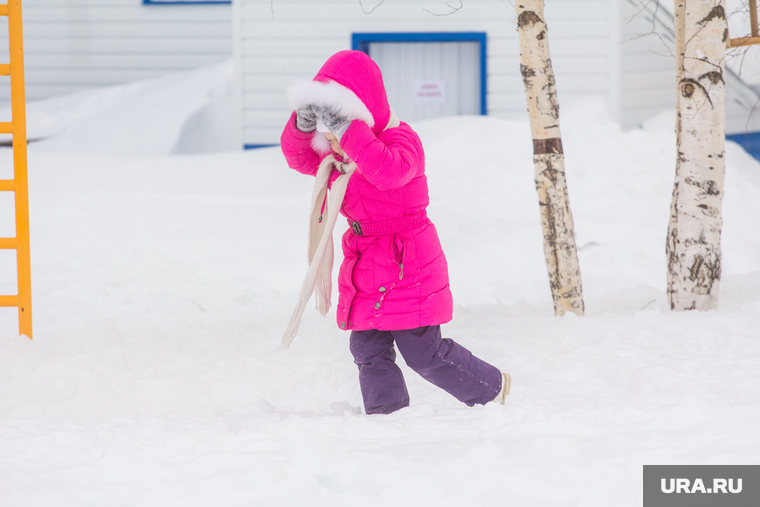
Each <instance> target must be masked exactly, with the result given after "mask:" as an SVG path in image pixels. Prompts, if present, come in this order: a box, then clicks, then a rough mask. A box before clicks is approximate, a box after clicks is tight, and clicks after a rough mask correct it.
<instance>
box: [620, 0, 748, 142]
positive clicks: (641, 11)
mask: <svg viewBox="0 0 760 507" xmlns="http://www.w3.org/2000/svg"><path fill="white" fill-rule="evenodd" d="M668 8H671V9H672V6H670V7H668ZM620 27H621V29H620V33H621V36H620V37H621V39H620V44H619V46H620V49H619V51H620V57H619V58H620V85H619V87H620V108H619V110H618V121H619V122H620V123H621V125H622V126H623V127H624V128H634V127H638V126H639V125H640V124H641V122H642V121H643V120H645V119H647V118H649V117H651V116H653V115H655V114H657V113H660V112H662V111H664V110H671V111H675V106H676V59H675V42H674V35H673V30H674V28H673V18H672V14H671V13H670V11H668V10H666V9H665V7H664V6H663V5H660V6H656V5H655V3H654V2H652V1H651V0H620ZM731 51H734V52H735V51H737V50H736V49H734V50H731ZM732 62H733V61H732ZM724 77H725V80H726V133H727V134H737V133H744V132H757V131H758V130H760V114H758V113H757V112H755V111H754V109H756V107H757V104H758V102H759V101H760V96H759V95H758V93H757V92H756V91H755V90H753V89H752V88H751V87H750V86H748V85H747V84H746V83H744V82H743V81H742V78H741V76H740V75H739V74H738V73H737V72H735V70H734V69H732V68H731V65H728V66H727V67H726V71H725V74H724ZM673 128H675V120H674V124H673Z"/></svg>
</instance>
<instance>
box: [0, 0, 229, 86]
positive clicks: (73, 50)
mask: <svg viewBox="0 0 760 507" xmlns="http://www.w3.org/2000/svg"><path fill="white" fill-rule="evenodd" d="M0 1H2V0H0ZM23 19H24V49H25V63H26V90H27V98H28V99H29V100H35V99H40V98H45V97H51V96H55V95H61V94H65V93H70V92H75V91H79V90H82V89H87V88H92V87H98V86H105V85H113V84H119V83H124V82H128V81H134V80H137V79H145V78H151V77H157V76H160V75H163V74H167V73H169V72H174V71H180V70H188V69H194V68H197V67H200V66H203V65H208V64H212V63H216V62H220V61H223V60H225V59H228V58H230V57H231V56H232V13H231V8H230V5H224V4H222V5H143V3H142V0H24V2H23ZM7 51H8V39H7V27H5V26H3V27H1V28H0V62H1V61H6V60H7ZM7 100H8V91H7V86H6V85H5V83H2V82H0V101H7Z"/></svg>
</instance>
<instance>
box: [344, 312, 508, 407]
mask: <svg viewBox="0 0 760 507" xmlns="http://www.w3.org/2000/svg"><path fill="white" fill-rule="evenodd" d="M394 340H395V342H396V345H397V346H398V350H399V352H401V355H402V356H403V357H404V361H406V364H407V365H409V367H410V368H411V369H413V370H414V371H416V372H417V373H419V374H420V375H421V376H422V378H424V379H425V380H427V381H428V382H430V383H432V384H435V385H436V386H438V387H440V388H441V389H443V390H444V391H446V392H448V393H449V394H451V395H453V396H454V397H455V398H456V399H458V400H459V401H461V402H464V403H466V404H467V405H469V406H473V405H476V404H481V405H482V404H485V403H488V402H489V401H491V400H493V399H494V398H495V397H496V395H497V394H498V393H499V391H500V390H501V372H500V371H499V370H498V369H497V368H496V367H494V366H491V365H490V364H488V363H486V362H485V361H483V360H481V359H478V358H477V357H475V356H473V355H472V353H471V352H470V351H469V350H467V349H466V348H464V347H462V346H461V345H459V344H458V343H456V342H455V341H454V340H451V339H449V338H444V339H441V326H427V327H418V328H416V329H405V330H402V331H378V330H376V329H370V330H368V331H352V332H351V342H350V343H351V353H352V354H353V355H354V362H355V363H356V365H357V366H358V367H359V386H360V387H361V390H362V398H363V399H364V410H365V412H366V413H367V414H390V413H391V412H395V411H396V410H398V409H400V408H404V407H408V406H409V393H408V392H407V390H406V384H405V383H404V377H403V375H402V374H401V370H400V369H399V367H398V366H397V365H396V362H395V360H396V351H395V350H394V348H393V342H394Z"/></svg>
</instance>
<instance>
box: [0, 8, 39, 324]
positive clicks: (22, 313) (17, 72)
mask: <svg viewBox="0 0 760 507" xmlns="http://www.w3.org/2000/svg"><path fill="white" fill-rule="evenodd" d="M7 1H8V3H7V4H0V18H2V17H3V16H5V17H7V18H8V33H9V34H10V64H0V76H10V78H11V114H12V120H11V121H10V122H7V123H2V122H0V134H11V135H12V136H13V179H12V180H0V191H3V192H15V193H16V195H15V197H16V199H15V201H16V237H15V238H0V249H4V250H16V269H17V272H18V294H17V295H15V296H0V307H2V306H6V307H8V306H11V307H12V306H16V307H18V328H19V334H23V335H26V336H28V337H29V338H31V337H32V273H31V263H30V259H29V191H28V179H27V162H26V95H25V92H24V44H23V32H22V29H21V0H7Z"/></svg>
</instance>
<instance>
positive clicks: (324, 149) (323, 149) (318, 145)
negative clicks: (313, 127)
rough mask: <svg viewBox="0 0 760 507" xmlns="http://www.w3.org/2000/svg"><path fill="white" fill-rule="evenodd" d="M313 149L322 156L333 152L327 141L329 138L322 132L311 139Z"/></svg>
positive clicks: (316, 133) (315, 133)
mask: <svg viewBox="0 0 760 507" xmlns="http://www.w3.org/2000/svg"><path fill="white" fill-rule="evenodd" d="M311 147H312V148H313V149H314V151H316V152H317V153H319V154H320V155H326V154H328V153H332V152H333V150H332V146H331V145H330V141H328V140H327V136H325V135H324V134H323V133H322V132H314V135H313V136H312V138H311Z"/></svg>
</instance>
